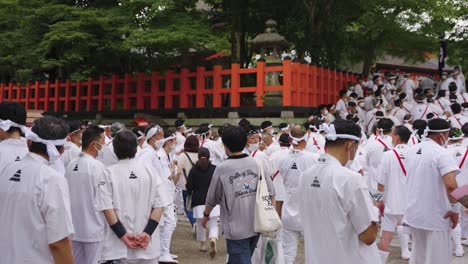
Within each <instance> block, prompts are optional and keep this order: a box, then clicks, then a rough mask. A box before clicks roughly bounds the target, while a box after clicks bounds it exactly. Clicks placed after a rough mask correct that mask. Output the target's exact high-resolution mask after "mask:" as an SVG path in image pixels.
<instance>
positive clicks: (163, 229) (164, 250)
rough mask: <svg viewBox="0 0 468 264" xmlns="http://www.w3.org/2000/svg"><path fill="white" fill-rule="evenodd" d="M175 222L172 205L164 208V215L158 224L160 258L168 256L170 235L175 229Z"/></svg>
mask: <svg viewBox="0 0 468 264" xmlns="http://www.w3.org/2000/svg"><path fill="white" fill-rule="evenodd" d="M176 224H177V220H176V216H175V212H174V204H173V203H172V204H170V205H168V206H167V207H164V213H163V215H162V217H161V221H160V223H159V228H160V234H161V256H167V255H169V250H170V248H171V239H172V233H174V230H175V228H176Z"/></svg>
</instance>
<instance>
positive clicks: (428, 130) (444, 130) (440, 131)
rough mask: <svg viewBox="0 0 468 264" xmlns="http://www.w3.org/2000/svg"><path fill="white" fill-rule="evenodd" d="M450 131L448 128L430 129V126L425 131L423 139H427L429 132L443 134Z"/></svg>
mask: <svg viewBox="0 0 468 264" xmlns="http://www.w3.org/2000/svg"><path fill="white" fill-rule="evenodd" d="M448 131H450V128H446V129H430V128H429V126H427V127H426V128H425V129H424V134H423V137H427V135H428V134H429V132H434V133H443V132H448Z"/></svg>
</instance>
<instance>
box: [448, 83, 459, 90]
mask: <svg viewBox="0 0 468 264" xmlns="http://www.w3.org/2000/svg"><path fill="white" fill-rule="evenodd" d="M457 90H458V87H457V84H456V83H455V82H451V83H449V91H450V92H455V91H457Z"/></svg>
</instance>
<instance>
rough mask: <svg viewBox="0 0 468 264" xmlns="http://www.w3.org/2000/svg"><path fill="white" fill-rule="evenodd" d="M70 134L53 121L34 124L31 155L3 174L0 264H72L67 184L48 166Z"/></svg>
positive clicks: (30, 136)
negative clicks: (0, 263)
mask: <svg viewBox="0 0 468 264" xmlns="http://www.w3.org/2000/svg"><path fill="white" fill-rule="evenodd" d="M68 131H69V130H68V127H67V125H66V124H65V123H64V122H63V121H62V120H59V119H57V118H54V117H47V116H46V117H42V118H40V119H37V120H35V121H34V124H33V126H32V128H31V132H28V133H27V134H26V137H27V139H28V145H29V152H28V153H27V154H26V156H24V157H23V158H22V159H21V160H20V161H17V162H13V163H11V164H10V165H9V166H7V167H6V168H2V169H1V172H0V182H1V183H0V223H2V224H1V225H0V233H1V234H2V235H1V236H0V245H2V246H0V255H1V261H0V262H2V263H14V264H16V263H17V264H19V263H28V262H33V263H38V264H46V263H72V262H73V256H72V248H71V242H70V240H69V236H70V235H72V234H73V233H74V229H73V224H72V218H71V213H70V200H69V190H68V185H67V180H66V179H65V177H63V175H60V174H59V173H58V172H57V171H55V170H54V169H53V168H51V167H50V166H49V163H50V161H51V159H52V158H53V157H58V156H60V151H63V145H64V144H65V138H66V136H67V134H68ZM38 198H39V199H38Z"/></svg>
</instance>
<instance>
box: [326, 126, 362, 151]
mask: <svg viewBox="0 0 468 264" xmlns="http://www.w3.org/2000/svg"><path fill="white" fill-rule="evenodd" d="M332 124H333V125H334V126H335V131H336V134H346V135H352V136H356V137H358V138H361V127H360V126H358V125H356V124H355V123H354V122H353V121H351V120H335V121H333V122H332ZM349 140H352V139H347V138H337V139H336V140H329V139H327V138H326V137H325V146H326V147H329V146H338V145H341V144H344V143H346V142H348V141H349Z"/></svg>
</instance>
